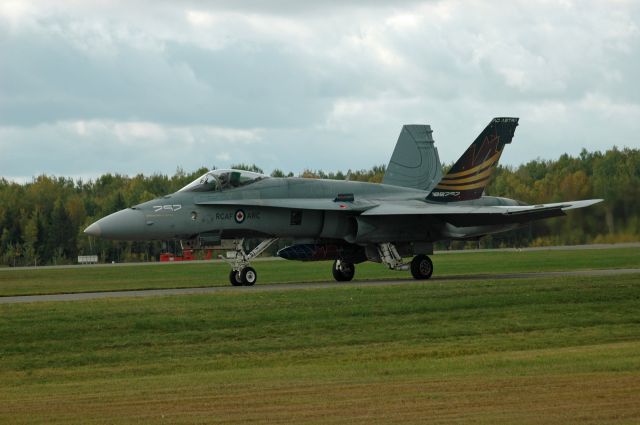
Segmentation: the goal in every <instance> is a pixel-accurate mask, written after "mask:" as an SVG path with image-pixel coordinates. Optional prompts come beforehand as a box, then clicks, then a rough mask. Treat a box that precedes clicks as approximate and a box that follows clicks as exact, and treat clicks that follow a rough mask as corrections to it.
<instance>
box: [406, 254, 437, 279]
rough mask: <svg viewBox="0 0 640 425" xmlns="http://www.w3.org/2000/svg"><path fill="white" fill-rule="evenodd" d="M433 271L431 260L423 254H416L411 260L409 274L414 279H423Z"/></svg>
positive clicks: (428, 276)
mask: <svg viewBox="0 0 640 425" xmlns="http://www.w3.org/2000/svg"><path fill="white" fill-rule="evenodd" d="M432 273H433V262H432V261H431V258H429V257H427V256H426V255H424V254H420V255H416V256H415V257H414V258H413V260H412V261H411V274H412V275H413V278H414V279H418V280H425V279H429V278H430V277H431V274H432Z"/></svg>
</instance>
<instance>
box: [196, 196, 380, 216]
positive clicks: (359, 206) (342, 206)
mask: <svg viewBox="0 0 640 425" xmlns="http://www.w3.org/2000/svg"><path fill="white" fill-rule="evenodd" d="M196 205H233V206H243V207H270V208H288V209H298V210H323V211H353V212H358V213H360V212H363V211H366V210H368V209H371V208H374V207H375V206H377V205H378V204H375V203H373V202H369V201H367V200H356V201H341V200H339V199H337V198H336V199H306V198H275V199H232V200H206V201H201V202H196Z"/></svg>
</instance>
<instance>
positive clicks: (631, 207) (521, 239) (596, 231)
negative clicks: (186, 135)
mask: <svg viewBox="0 0 640 425" xmlns="http://www.w3.org/2000/svg"><path fill="white" fill-rule="evenodd" d="M449 166H450V165H449ZM232 168H239V169H246V170H251V171H256V172H261V173H263V170H262V169H261V168H260V167H258V166H256V165H253V164H252V165H249V164H236V165H234V166H232ZM385 168H386V167H385V166H384V165H379V166H374V167H372V168H371V169H368V170H349V171H348V172H346V173H343V172H341V171H337V172H324V171H322V170H305V171H303V172H302V173H300V174H299V177H307V178H324V179H337V180H344V179H350V180H357V181H366V182H375V183H379V182H381V181H382V177H383V176H384V173H385ZM445 168H447V167H445ZM206 171H207V169H206V168H200V169H198V170H195V171H193V172H191V173H187V172H185V171H184V170H182V169H178V170H177V171H176V173H175V174H174V175H173V176H167V175H161V174H154V175H151V176H144V175H142V174H139V175H136V176H134V177H128V176H125V175H120V174H105V175H103V176H100V177H99V178H97V179H95V180H89V181H83V180H73V179H71V178H66V177H52V176H47V175H41V176H38V177H35V178H34V179H33V180H32V181H31V182H28V183H24V184H19V183H16V182H11V181H8V180H7V179H4V178H0V229H1V231H0V265H4V266H24V265H46V264H68V263H74V262H75V261H76V259H77V256H78V255H92V254H97V255H98V256H99V259H100V261H103V262H111V261H117V262H120V261H155V260H157V258H158V255H159V254H160V253H161V252H164V251H169V252H175V251H176V250H178V249H179V247H178V246H177V244H176V243H175V242H172V241H164V242H113V241H106V240H102V239H99V238H92V237H89V236H87V235H85V234H84V233H83V230H84V229H85V228H86V227H87V226H88V225H89V224H91V223H92V222H94V221H96V220H97V219H99V218H102V217H104V216H106V215H108V214H111V213H113V212H115V211H118V210H120V209H123V208H126V207H128V206H132V205H135V204H138V203H141V202H144V201H147V200H151V199H154V198H157V197H159V196H163V195H165V194H167V193H172V192H175V191H177V190H178V189H180V188H181V187H183V186H185V185H186V184H188V183H189V182H191V181H193V180H194V179H195V178H197V177H198V176H200V175H202V174H204V173H205V172H206ZM271 175H272V176H274V177H287V176H289V177H292V176H294V174H293V173H291V172H289V173H285V172H284V171H282V170H279V169H276V170H273V171H272V173H271ZM487 194H490V195H493V196H504V197H508V198H513V199H518V200H521V201H524V202H526V203H529V204H538V203H548V202H560V201H566V200H579V199H589V198H603V199H604V200H605V201H604V202H603V203H602V204H598V205H596V206H594V207H591V208H587V209H580V210H576V211H573V212H571V213H570V214H568V216H567V217H561V218H554V219H550V220H543V221H538V222H534V223H532V224H530V225H528V226H526V227H523V228H521V229H518V230H515V231H512V232H507V233H504V234H498V235H493V236H487V237H485V238H483V239H481V240H480V241H479V242H476V241H474V242H467V243H465V242H460V241H457V242H453V243H449V242H445V243H439V244H438V248H441V249H442V248H450V247H453V248H463V247H465V245H471V246H480V247H487V248H492V247H505V246H509V247H513V246H544V245H566V244H584V243H611V242H628V241H637V240H640V150H639V149H630V148H625V149H617V148H615V147H614V148H613V149H610V150H607V151H606V152H600V151H596V152H588V151H586V150H583V151H582V152H581V153H580V155H579V156H577V157H572V156H570V155H566V154H565V155H562V156H561V157H560V158H558V159H557V160H541V159H537V160H533V161H530V162H528V163H526V164H522V165H520V166H517V167H512V166H498V167H497V169H496V170H495V172H494V175H493V177H492V181H491V183H490V185H489V186H488V187H487ZM283 243H286V241H283ZM274 249H277V247H276V248H274Z"/></svg>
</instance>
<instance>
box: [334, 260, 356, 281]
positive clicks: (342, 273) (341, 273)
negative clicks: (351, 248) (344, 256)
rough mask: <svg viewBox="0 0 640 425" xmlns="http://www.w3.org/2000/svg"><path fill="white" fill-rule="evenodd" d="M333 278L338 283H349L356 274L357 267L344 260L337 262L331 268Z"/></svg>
mask: <svg viewBox="0 0 640 425" xmlns="http://www.w3.org/2000/svg"><path fill="white" fill-rule="evenodd" d="M331 272H332V273H333V278H334V279H335V280H336V281H338V282H349V281H350V280H352V279H353V276H354V275H355V274H356V266H355V265H354V264H353V263H350V262H348V261H344V260H336V261H334V262H333V267H332V268H331Z"/></svg>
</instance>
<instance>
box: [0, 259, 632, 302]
mask: <svg viewBox="0 0 640 425" xmlns="http://www.w3.org/2000/svg"><path fill="white" fill-rule="evenodd" d="M626 274H638V275H640V268H637V269H602V270H573V271H564V272H538V273H535V272H534V273H503V274H478V275H449V276H434V277H432V278H431V279H429V280H423V281H417V280H414V279H401V280H388V279H387V280H363V281H358V280H355V281H352V282H340V283H338V282H333V281H332V282H311V283H281V284H269V285H257V286H231V285H228V286H208V287H198V288H173V289H145V290H131V291H105V292H78V293H70V294H51V295H23V296H11V297H0V304H16V303H33V302H51V301H83V300H95V299H104V298H129V297H157V296H171V295H193V294H215V293H219V292H227V293H228V292H237V293H241V292H273V291H296V290H301V289H325V288H338V287H340V288H343V287H348V288H353V287H370V286H394V285H407V284H422V285H429V283H431V282H443V281H454V280H455V281H458V282H459V281H463V282H464V281H479V280H505V279H531V278H536V277H540V278H549V277H566V276H617V275H626ZM639 278H640V276H639Z"/></svg>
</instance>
